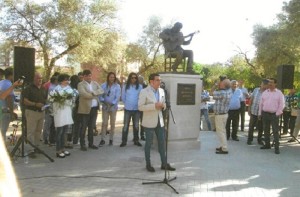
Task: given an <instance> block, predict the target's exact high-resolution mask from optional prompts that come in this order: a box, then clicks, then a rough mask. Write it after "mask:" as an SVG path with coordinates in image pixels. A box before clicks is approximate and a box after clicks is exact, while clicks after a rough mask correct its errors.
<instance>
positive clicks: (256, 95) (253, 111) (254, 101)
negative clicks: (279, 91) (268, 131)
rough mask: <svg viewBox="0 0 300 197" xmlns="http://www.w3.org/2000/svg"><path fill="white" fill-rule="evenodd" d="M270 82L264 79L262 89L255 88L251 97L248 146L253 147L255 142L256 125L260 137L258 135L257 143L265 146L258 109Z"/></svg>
mask: <svg viewBox="0 0 300 197" xmlns="http://www.w3.org/2000/svg"><path fill="white" fill-rule="evenodd" d="M268 83H269V80H267V79H264V80H262V82H261V84H260V87H258V88H255V89H254V90H253V93H252V94H251V96H250V103H249V108H248V114H249V116H250V122H249V133H248V140H247V144H248V145H251V144H252V141H253V131H254V127H255V125H256V126H257V130H258V135H257V143H258V144H260V145H263V142H262V139H261V138H262V133H263V124H262V120H259V119H258V107H259V101H260V98H261V95H262V93H263V92H264V91H265V90H266V89H267V88H268Z"/></svg>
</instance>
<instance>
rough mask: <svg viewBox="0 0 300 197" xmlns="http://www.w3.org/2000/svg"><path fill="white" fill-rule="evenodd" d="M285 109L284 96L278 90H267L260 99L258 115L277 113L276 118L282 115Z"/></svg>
mask: <svg viewBox="0 0 300 197" xmlns="http://www.w3.org/2000/svg"><path fill="white" fill-rule="evenodd" d="M283 108H284V95H283V94H282V92H281V91H280V90H278V89H275V90H274V91H271V90H270V89H267V90H265V91H264V92H263V93H262V95H261V98H260V102H259V110H258V115H261V112H262V111H264V112H269V113H276V116H279V115H281V114H282V113H283V112H282V110H283Z"/></svg>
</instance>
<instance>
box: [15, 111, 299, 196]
mask: <svg viewBox="0 0 300 197" xmlns="http://www.w3.org/2000/svg"><path fill="white" fill-rule="evenodd" d="M121 119H122V112H119V114H118V120H117V123H118V124H117V132H116V135H115V139H114V145H113V146H108V145H105V146H104V147H101V148H99V150H91V149H89V150H88V151H87V152H82V151H80V149H79V148H80V147H79V145H78V146H75V147H74V149H71V150H70V152H71V156H70V157H67V158H65V159H58V158H56V157H54V155H55V148H54V147H49V146H46V145H43V146H42V147H41V149H42V150H44V151H45V152H46V153H47V154H48V155H49V156H51V157H52V158H53V159H54V160H55V161H54V162H53V163H52V162H50V161H49V160H48V159H47V158H46V157H44V156H43V155H38V156H37V158H35V159H29V163H28V164H25V163H24V162H23V158H19V159H18V160H17V161H16V162H15V163H14V164H13V165H14V168H15V172H16V174H17V179H18V182H19V186H20V190H21V193H22V196H24V197H35V196H36V197H40V196H45V197H46V196H47V197H48V196H53V197H54V196H55V197H59V196H61V197H65V196H66V197H68V196H72V197H73V196H80V197H81V196H83V197H85V196H86V197H89V196H105V197H106V196H112V197H113V196H116V197H120V196H121V197H123V196H124V197H127V196H130V197H132V196H147V197H160V196H164V197H165V196H187V197H189V196H205V197H206V196H208V197H210V196H213V197H218V196H220V197H227V196H228V197H235V196H236V197H240V196H243V197H260V196H263V197H277V196H278V197H279V196H280V197H281V196H286V197H298V196H300V187H299V183H300V174H299V173H300V145H299V144H297V143H291V144H288V143H286V141H287V140H288V139H289V138H284V137H282V139H281V148H280V151H281V154H280V155H276V154H274V149H271V150H260V149H259V147H260V146H258V145H257V144H256V143H254V145H251V146H248V145H247V144H246V140H247V138H246V136H247V132H239V134H238V135H239V138H240V141H239V142H236V141H232V140H229V142H228V143H229V154H228V155H217V154H215V148H216V147H218V140H217V137H216V135H215V133H214V132H212V131H201V133H200V142H197V141H196V140H182V141H171V142H169V146H168V150H169V151H168V153H169V154H168V160H169V162H170V163H171V164H172V165H173V166H175V167H176V171H175V172H170V173H169V174H168V177H170V178H173V177H176V180H174V181H171V182H169V184H170V185H171V186H172V187H174V188H175V189H176V190H177V191H178V192H179V194H176V193H175V192H174V191H173V190H172V188H170V187H169V186H168V185H167V184H164V183H161V184H149V185H144V184H142V183H143V182H149V181H153V180H156V181H162V180H163V179H164V177H165V173H164V171H162V170H160V158H159V154H158V152H157V148H153V150H152V152H151V159H152V164H153V166H154V167H155V169H156V172H155V173H149V172H147V171H146V169H145V161H144V152H143V147H137V146H134V145H133V142H132V141H131V139H132V132H131V131H130V134H129V137H128V139H129V140H130V141H129V142H128V145H127V146H126V147H123V148H120V147H119V144H120V143H121V129H122V120H121ZM99 124H101V123H100V122H99ZM98 128H100V127H98ZM170 132H172V131H170ZM187 132H188V131H187ZM99 141H100V136H97V137H95V144H98V143H99ZM254 142H256V141H254ZM142 143H143V145H144V142H142Z"/></svg>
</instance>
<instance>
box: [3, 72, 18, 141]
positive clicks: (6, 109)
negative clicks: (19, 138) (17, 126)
mask: <svg viewBox="0 0 300 197" xmlns="http://www.w3.org/2000/svg"><path fill="white" fill-rule="evenodd" d="M4 75H5V79H4V80H2V81H0V93H2V92H4V91H5V90H7V89H8V88H9V87H11V86H12V81H13V70H12V69H11V68H7V69H5V71H4ZM14 101H15V94H14V91H12V92H11V93H10V95H8V96H7V97H6V98H5V99H4V100H1V104H2V117H1V118H0V125H1V133H2V137H3V139H6V131H7V129H8V126H9V123H10V121H11V120H13V119H14V118H15V117H17V114H16V113H14Z"/></svg>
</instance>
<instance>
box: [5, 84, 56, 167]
mask: <svg viewBox="0 0 300 197" xmlns="http://www.w3.org/2000/svg"><path fill="white" fill-rule="evenodd" d="M24 84H25V83H23V85H22V91H21V99H20V107H21V113H22V126H21V128H22V134H21V137H20V138H19V140H18V141H17V144H16V145H15V147H14V148H13V150H12V151H11V153H10V156H11V158H14V156H15V153H16V151H17V150H18V149H19V146H20V145H22V146H21V157H23V158H24V157H26V156H28V154H27V155H25V152H24V142H26V143H28V144H29V145H30V146H32V147H33V148H34V149H35V150H37V151H38V152H40V153H41V154H43V155H44V156H45V157H47V158H48V159H49V160H50V161H51V162H54V160H53V159H52V158H51V157H50V156H48V155H47V154H46V153H45V152H44V151H42V150H41V149H40V148H39V147H37V146H35V145H34V144H33V143H32V142H30V141H29V140H28V139H27V125H26V118H25V108H24V107H25V106H22V105H23V104H24V97H23V96H22V94H23V92H24Z"/></svg>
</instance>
